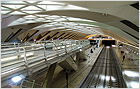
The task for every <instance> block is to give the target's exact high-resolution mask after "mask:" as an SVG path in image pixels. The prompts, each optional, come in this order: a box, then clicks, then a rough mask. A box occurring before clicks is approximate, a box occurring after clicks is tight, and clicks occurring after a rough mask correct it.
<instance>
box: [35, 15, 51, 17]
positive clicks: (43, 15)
mask: <svg viewBox="0 0 140 89" xmlns="http://www.w3.org/2000/svg"><path fill="white" fill-rule="evenodd" d="M36 16H39V17H48V16H49V15H36Z"/></svg>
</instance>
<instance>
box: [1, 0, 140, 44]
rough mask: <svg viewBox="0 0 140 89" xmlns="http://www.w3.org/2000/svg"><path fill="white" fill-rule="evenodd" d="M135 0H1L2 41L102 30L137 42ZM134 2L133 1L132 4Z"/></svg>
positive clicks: (78, 36)
mask: <svg viewBox="0 0 140 89" xmlns="http://www.w3.org/2000/svg"><path fill="white" fill-rule="evenodd" d="M137 3H139V2H138V1H59V2H58V1H57V2H51V1H16V2H15V1H2V2H1V13H2V30H1V31H2V36H1V38H2V42H10V41H12V40H14V39H18V40H23V41H32V40H33V39H36V40H39V41H41V40H45V39H46V40H50V39H58V38H59V39H77V40H79V39H82V38H84V37H86V36H88V35H93V34H105V35H109V36H111V37H113V38H115V39H117V40H120V41H123V42H126V43H130V44H133V45H135V46H139V10H138V8H136V6H137ZM135 4H136V5H135Z"/></svg>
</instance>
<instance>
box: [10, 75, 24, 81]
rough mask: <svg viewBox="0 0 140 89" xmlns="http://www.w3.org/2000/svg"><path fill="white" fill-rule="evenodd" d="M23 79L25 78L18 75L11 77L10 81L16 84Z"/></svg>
mask: <svg viewBox="0 0 140 89" xmlns="http://www.w3.org/2000/svg"><path fill="white" fill-rule="evenodd" d="M23 78H25V77H24V76H23V75H18V76H15V77H13V78H12V81H13V82H14V83H17V82H19V81H20V80H22V79H23Z"/></svg>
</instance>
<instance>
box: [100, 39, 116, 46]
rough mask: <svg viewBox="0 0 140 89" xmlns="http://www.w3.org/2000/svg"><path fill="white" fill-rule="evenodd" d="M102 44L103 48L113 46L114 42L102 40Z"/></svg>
mask: <svg viewBox="0 0 140 89" xmlns="http://www.w3.org/2000/svg"><path fill="white" fill-rule="evenodd" d="M102 44H103V45H105V46H111V45H115V40H102Z"/></svg>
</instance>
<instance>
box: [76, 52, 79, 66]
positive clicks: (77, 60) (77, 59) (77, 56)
mask: <svg viewBox="0 0 140 89" xmlns="http://www.w3.org/2000/svg"><path fill="white" fill-rule="evenodd" d="M79 59H80V52H77V53H76V61H75V63H76V65H78V63H79Z"/></svg>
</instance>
